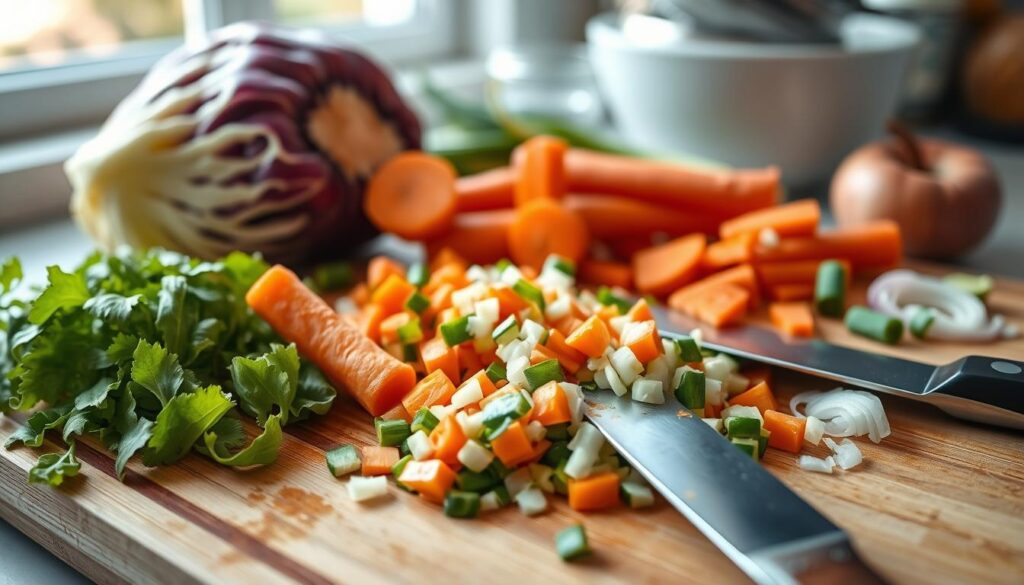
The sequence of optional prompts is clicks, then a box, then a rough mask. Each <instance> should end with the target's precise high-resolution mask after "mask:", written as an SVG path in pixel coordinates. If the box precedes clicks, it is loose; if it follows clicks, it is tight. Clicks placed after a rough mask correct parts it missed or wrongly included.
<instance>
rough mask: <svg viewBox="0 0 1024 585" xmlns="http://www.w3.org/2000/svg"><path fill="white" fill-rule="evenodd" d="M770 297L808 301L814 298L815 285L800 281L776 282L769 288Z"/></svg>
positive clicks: (782, 299) (773, 298)
mask: <svg viewBox="0 0 1024 585" xmlns="http://www.w3.org/2000/svg"><path fill="white" fill-rule="evenodd" d="M768 298H770V299H772V300H773V301H807V300H810V299H813V298H814V285H813V284H811V283H799V282H794V283H792V284H776V285H775V286H772V287H769V288H768Z"/></svg>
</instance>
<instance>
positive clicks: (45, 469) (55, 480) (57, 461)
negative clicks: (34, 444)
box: [28, 442, 82, 487]
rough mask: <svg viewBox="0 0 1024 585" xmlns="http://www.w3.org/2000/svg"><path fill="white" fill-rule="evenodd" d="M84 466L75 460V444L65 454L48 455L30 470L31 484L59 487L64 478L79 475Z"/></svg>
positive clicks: (29, 478)
mask: <svg viewBox="0 0 1024 585" xmlns="http://www.w3.org/2000/svg"><path fill="white" fill-rule="evenodd" d="M81 468H82V464H81V463H79V461H78V459H76V458H75V443H73V442H72V443H71V445H70V446H69V447H68V450H67V451H66V452H65V453H47V454H46V455H43V456H42V457H40V458H39V460H38V461H36V464H35V466H34V467H32V468H31V469H29V470H28V481H29V483H45V484H49V485H51V486H53V487H57V486H59V485H60V484H62V483H64V478H66V477H74V476H76V475H78V471H79V470H80V469H81Z"/></svg>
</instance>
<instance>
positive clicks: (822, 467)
mask: <svg viewBox="0 0 1024 585" xmlns="http://www.w3.org/2000/svg"><path fill="white" fill-rule="evenodd" d="M798 465H799V466H800V469H803V470H805V471H816V472H818V473H832V468H833V467H835V462H834V461H833V460H832V458H831V457H826V458H825V459H822V458H820V457H814V456H812V455H801V456H800V459H799V462H798Z"/></svg>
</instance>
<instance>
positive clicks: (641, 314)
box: [626, 299, 654, 321]
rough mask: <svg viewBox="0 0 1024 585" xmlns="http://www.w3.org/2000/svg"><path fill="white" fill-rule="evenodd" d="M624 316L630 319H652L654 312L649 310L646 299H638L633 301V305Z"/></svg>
mask: <svg viewBox="0 0 1024 585" xmlns="http://www.w3.org/2000/svg"><path fill="white" fill-rule="evenodd" d="M626 316H627V317H629V319H630V320H631V321H653V320H654V313H652V312H651V306H650V305H649V304H648V303H647V299H640V300H638V301H637V302H635V303H633V306H632V307H630V308H629V310H628V311H626Z"/></svg>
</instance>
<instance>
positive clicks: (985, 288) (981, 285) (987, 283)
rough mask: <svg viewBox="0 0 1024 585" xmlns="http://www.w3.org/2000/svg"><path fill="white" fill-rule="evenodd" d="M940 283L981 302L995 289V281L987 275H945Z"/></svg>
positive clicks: (956, 273) (955, 273)
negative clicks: (961, 291)
mask: <svg viewBox="0 0 1024 585" xmlns="http://www.w3.org/2000/svg"><path fill="white" fill-rule="evenodd" d="M942 282H944V283H946V284H948V285H950V286H954V287H956V288H958V289H960V290H963V291H966V292H968V293H970V294H972V295H974V296H976V297H978V298H979V299H981V300H982V301H984V300H985V298H986V297H988V293H990V292H992V289H993V288H994V287H995V281H994V280H992V277H991V276H989V275H987V274H964V273H963V272H954V273H953V274H947V275H946V276H945V277H944V278H943V279H942Z"/></svg>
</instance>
